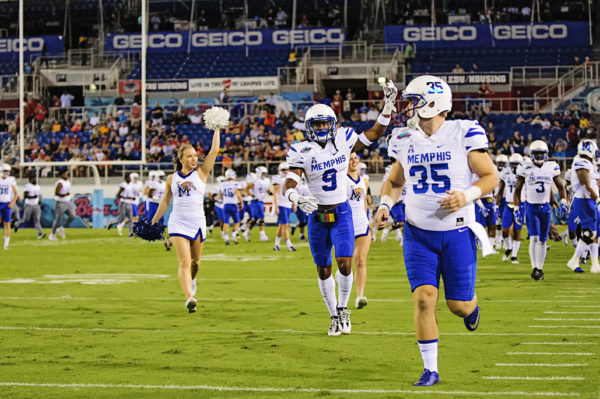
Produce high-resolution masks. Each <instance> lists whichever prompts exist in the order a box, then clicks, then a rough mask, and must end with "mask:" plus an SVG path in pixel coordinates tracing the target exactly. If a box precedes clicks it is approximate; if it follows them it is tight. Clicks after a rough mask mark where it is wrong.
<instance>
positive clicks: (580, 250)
mask: <svg viewBox="0 0 600 399" xmlns="http://www.w3.org/2000/svg"><path fill="white" fill-rule="evenodd" d="M587 250H588V245H587V244H586V243H585V242H583V240H579V241H578V242H577V246H576V247H575V256H576V257H577V258H578V259H579V258H581V257H582V256H584V255H585V253H586V252H587Z"/></svg>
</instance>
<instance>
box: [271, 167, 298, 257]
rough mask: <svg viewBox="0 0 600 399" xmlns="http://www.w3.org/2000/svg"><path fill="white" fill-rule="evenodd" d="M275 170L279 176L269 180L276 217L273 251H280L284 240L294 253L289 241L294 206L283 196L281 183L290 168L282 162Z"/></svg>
mask: <svg viewBox="0 0 600 399" xmlns="http://www.w3.org/2000/svg"><path fill="white" fill-rule="evenodd" d="M277 170H278V172H279V174H277V175H275V176H273V179H271V182H272V183H273V210H274V211H275V214H276V215H277V235H276V237H275V245H274V246H273V250H274V251H279V250H280V248H279V244H280V243H281V238H284V239H285V245H286V246H287V248H288V250H290V251H295V250H296V248H294V245H293V244H292V241H291V240H290V214H291V213H292V208H295V204H293V203H292V202H291V201H290V200H289V199H288V198H287V196H285V195H284V187H283V183H284V181H285V178H286V175H287V173H288V172H289V170H290V167H289V165H288V163H287V162H282V163H280V164H279V166H278V167H277Z"/></svg>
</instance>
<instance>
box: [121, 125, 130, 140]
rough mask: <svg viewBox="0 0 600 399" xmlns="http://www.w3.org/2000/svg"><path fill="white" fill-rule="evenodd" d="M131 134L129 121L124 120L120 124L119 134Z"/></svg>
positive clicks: (122, 135)
mask: <svg viewBox="0 0 600 399" xmlns="http://www.w3.org/2000/svg"><path fill="white" fill-rule="evenodd" d="M128 134H129V126H127V123H125V122H122V123H121V125H120V126H119V136H121V137H124V136H127V135H128Z"/></svg>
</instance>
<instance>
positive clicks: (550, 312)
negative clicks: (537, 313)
mask: <svg viewBox="0 0 600 399" xmlns="http://www.w3.org/2000/svg"><path fill="white" fill-rule="evenodd" d="M544 314H600V312H554V311H552V310H549V311H547V312H544Z"/></svg>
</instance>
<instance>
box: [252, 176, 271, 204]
mask: <svg viewBox="0 0 600 399" xmlns="http://www.w3.org/2000/svg"><path fill="white" fill-rule="evenodd" d="M246 181H247V182H248V183H249V184H254V186H253V187H252V188H251V189H250V192H251V193H252V197H253V198H254V199H256V200H258V201H264V200H265V197H266V195H267V193H268V192H269V185H270V184H271V181H270V180H269V178H268V177H266V176H265V177H263V178H261V179H259V178H258V176H256V175H248V176H247V177H246Z"/></svg>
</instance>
